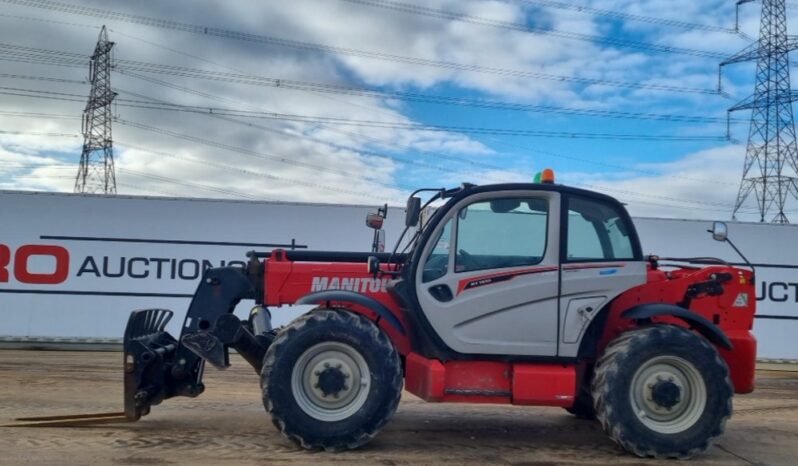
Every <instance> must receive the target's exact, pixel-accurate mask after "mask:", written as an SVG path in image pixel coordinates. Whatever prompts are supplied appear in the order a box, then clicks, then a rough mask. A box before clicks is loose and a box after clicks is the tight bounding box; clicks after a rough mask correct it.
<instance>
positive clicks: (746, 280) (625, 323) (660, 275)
mask: <svg viewBox="0 0 798 466" xmlns="http://www.w3.org/2000/svg"><path fill="white" fill-rule="evenodd" d="M720 273H732V275H733V277H732V280H731V281H728V282H725V283H723V289H724V293H723V294H722V295H720V296H706V295H705V296H699V297H697V298H695V299H693V300H692V301H691V303H690V310H691V311H693V312H695V313H697V314H699V315H701V316H702V317H704V318H706V319H707V320H709V321H710V322H713V323H714V324H715V325H717V326H718V327H719V328H720V329H721V330H722V331H723V333H725V334H726V336H728V337H729V339H730V340H731V341H732V345H733V348H732V351H726V350H723V349H721V348H718V349H719V351H720V354H721V356H722V357H723V358H724V359H725V361H726V364H727V365H728V366H729V370H730V372H731V379H732V382H733V383H734V390H735V392H737V393H749V392H751V391H753V389H754V366H755V363H756V338H754V335H753V334H752V333H751V328H752V327H753V324H754V313H755V310H754V307H755V303H756V291H755V290H754V282H753V281H754V280H753V273H752V272H750V271H748V270H741V269H736V268H733V267H726V266H712V267H706V268H702V269H695V270H693V269H678V270H675V271H670V272H665V271H662V270H649V273H648V282H647V283H645V284H644V285H640V286H638V287H635V288H632V289H630V290H628V291H626V292H624V293H623V294H621V295H620V296H619V297H618V298H616V299H615V300H614V301H613V302H612V303H611V304H610V308H609V315H608V318H607V323H606V326H605V327H604V334H603V336H602V338H601V341H600V342H599V348H598V350H599V351H598V352H599V354H601V352H602V351H603V349H604V347H605V346H606V345H607V344H608V343H609V342H610V341H611V340H612V339H614V338H615V337H617V336H618V335H619V334H621V333H622V332H624V331H626V330H630V329H632V328H634V327H635V325H636V324H635V322H634V321H631V320H627V319H622V318H621V314H622V313H623V312H624V311H626V310H627V309H630V308H632V307H634V306H637V305H640V304H646V303H668V304H678V303H680V302H681V301H682V300H683V298H684V296H685V293H687V288H688V287H689V286H690V285H692V284H695V283H700V282H705V281H708V280H710V276H711V275H712V274H720ZM740 293H747V294H748V302H747V305H746V306H737V307H735V306H734V304H735V300H736V299H737V297H738V295H739V294H740ZM653 320H654V321H655V322H660V323H668V324H674V325H680V326H682V327H687V324H686V323H685V322H684V321H682V320H680V319H675V318H670V317H655V318H654V319H653Z"/></svg>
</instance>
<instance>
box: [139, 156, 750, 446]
mask: <svg viewBox="0 0 798 466" xmlns="http://www.w3.org/2000/svg"><path fill="white" fill-rule="evenodd" d="M422 193H428V194H429V193H431V194H429V195H428V196H427V197H428V200H427V201H426V204H425V205H424V206H423V207H422V205H421V199H420V198H419V197H418V196H419V195H420V194H422ZM430 205H433V206H438V207H437V208H436V209H435V210H434V213H432V214H431V215H430V216H429V218H427V219H424V221H419V218H420V217H421V215H420V214H421V212H422V211H423V212H429V211H430V209H429V208H427V207H428V206H430ZM381 217H382V215H378V214H371V215H370V216H369V218H368V220H367V223H368V224H369V225H370V226H372V227H376V228H380V226H381V223H382V218H381ZM405 224H406V226H407V228H406V229H405V233H404V234H403V235H402V236H403V238H405V241H404V242H403V240H402V238H400V239H399V242H398V243H397V246H396V248H395V249H394V252H393V253H380V252H372V253H359V252H325V251H295V250H282V249H276V250H273V251H271V252H252V253H250V254H249V258H250V262H249V265H248V267H246V268H236V267H223V268H215V269H208V270H207V271H206V272H205V274H204V277H203V279H202V282H201V284H200V285H199V287H198V289H197V291H196V294H195V295H194V297H193V300H192V301H191V305H190V307H189V309H188V313H187V315H186V318H185V321H184V323H183V327H182V330H181V334H180V337H179V338H174V337H172V336H171V335H170V334H168V333H167V332H165V331H164V327H165V325H166V323H167V321H168V320H169V319H170V318H171V316H172V312H171V311H168V310H160V309H149V310H140V311H134V312H133V313H132V315H131V316H130V320H129V322H128V325H127V329H126V331H125V337H124V372H125V377H124V378H125V414H126V416H127V418H128V419H129V420H137V419H139V418H140V417H141V416H143V415H145V414H147V413H149V411H150V407H151V406H152V405H157V404H159V403H161V402H162V401H163V400H165V399H167V398H171V397H175V396H190V397H194V396H197V395H199V394H201V393H202V391H203V389H204V386H203V384H202V374H203V369H204V365H205V363H206V362H208V363H210V364H212V365H213V366H215V367H217V368H219V369H224V368H225V367H227V366H228V365H229V359H228V351H229V349H230V348H233V349H235V350H236V352H237V353H238V354H240V355H241V356H242V357H243V358H244V359H245V360H246V361H247V362H249V363H250V364H251V365H252V366H253V367H254V368H255V370H256V371H257V372H258V373H259V374H260V377H261V379H260V380H261V387H262V389H263V404H264V405H265V408H266V411H267V412H268V413H269V414H270V415H271V417H272V420H273V422H274V425H275V426H276V427H277V428H278V429H279V430H280V431H281V432H282V433H283V434H284V435H285V436H286V437H287V438H289V439H291V440H293V441H294V442H296V443H297V444H298V445H300V446H301V447H303V448H307V449H324V450H332V451H335V450H344V449H352V448H357V447H359V446H361V445H363V444H365V443H366V442H368V441H369V440H370V439H372V438H373V437H374V436H375V435H376V434H377V433H378V432H379V430H380V429H381V428H382V427H383V426H384V425H385V424H386V423H387V422H388V421H389V420H390V418H391V416H392V415H393V413H394V411H396V408H397V405H398V404H399V397H400V394H401V392H402V387H403V386H404V389H405V390H407V391H409V392H410V393H413V394H415V395H417V396H419V397H421V398H422V399H424V400H427V401H437V402H459V403H511V404H516V405H530V406H558V407H562V408H566V409H568V410H569V411H570V412H572V413H573V414H575V415H577V416H580V417H585V418H597V419H598V420H599V421H600V423H601V425H602V427H603V428H604V430H605V431H606V433H607V435H609V436H610V437H611V438H612V439H613V440H614V441H615V442H617V443H618V444H619V445H621V446H622V447H623V448H625V449H626V450H628V451H630V452H632V453H634V454H636V455H639V456H654V457H659V458H665V457H667V458H688V457H691V456H693V455H695V454H697V453H700V452H703V451H705V450H707V449H708V448H709V447H710V445H711V442H712V441H713V439H714V438H716V437H718V436H719V435H721V433H722V432H723V429H724V425H725V424H726V421H727V420H728V419H729V417H730V416H731V414H732V395H733V393H735V392H736V393H748V392H751V391H752V390H753V388H754V361H755V357H756V340H755V339H754V337H753V335H752V334H751V332H750V330H751V326H752V322H753V317H754V306H755V303H756V299H755V294H754V276H753V272H752V271H749V270H744V269H739V268H734V267H731V266H730V265H728V264H727V263H725V262H723V261H722V260H719V259H711V258H700V259H696V260H692V261H691V260H690V259H669V260H668V261H669V262H668V263H667V264H666V263H665V262H663V261H664V259H660V258H658V257H656V256H644V255H643V253H642V251H641V248H640V242H639V240H638V236H637V233H636V231H635V227H634V225H633V224H632V221H631V219H630V217H629V214H628V213H627V212H626V209H625V208H624V206H623V205H622V204H621V203H620V202H618V201H617V200H615V199H613V198H611V197H608V196H605V195H602V194H598V193H595V192H590V191H585V190H581V189H575V188H571V187H566V186H562V185H558V184H554V183H553V174H552V173H550V172H548V171H547V172H546V173H545V176H544V177H543V179H542V182H539V183H526V184H497V185H488V186H474V185H468V184H466V185H463V186H461V187H459V188H456V189H420V190H418V191H416V192H415V193H413V195H412V196H411V197H410V198H409V200H408V204H407V211H406V219H405ZM320 227H323V226H320ZM711 231H712V233H713V235H714V237H715V239H717V240H721V241H725V240H727V238H726V226H725V224H722V223H716V224H715V225H714V228H713V230H711ZM400 245H402V246H400ZM400 247H404V250H403V251H400V250H399V248H400ZM674 261H680V262H681V263H682V264H683V265H682V266H676V265H675V263H674ZM691 262H692V264H695V263H700V264H704V265H706V266H705V267H703V268H702V267H697V266H695V265H691V264H690V263H691ZM668 264H670V265H668ZM245 299H246V300H249V299H254V300H255V302H256V304H257V306H256V307H255V308H254V309H253V310H252V312H251V314H250V317H249V318H248V319H247V320H243V321H242V320H240V319H239V318H237V317H236V316H235V315H234V314H233V310H234V308H235V307H236V305H237V304H238V302H239V301H241V300H245ZM285 305H313V306H315V308H314V309H313V310H311V311H309V312H308V313H306V314H304V315H303V316H301V317H299V318H298V319H296V320H294V321H293V322H291V323H290V324H289V325H287V326H285V327H283V328H281V329H277V330H273V329H272V327H271V315H270V311H269V310H268V308H267V306H268V307H280V306H285Z"/></svg>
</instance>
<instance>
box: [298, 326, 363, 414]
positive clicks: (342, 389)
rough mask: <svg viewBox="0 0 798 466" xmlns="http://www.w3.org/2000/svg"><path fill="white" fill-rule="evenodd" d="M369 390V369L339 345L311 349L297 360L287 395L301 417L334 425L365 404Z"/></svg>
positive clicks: (350, 349)
mask: <svg viewBox="0 0 798 466" xmlns="http://www.w3.org/2000/svg"><path fill="white" fill-rule="evenodd" d="M370 386H371V374H370V372H369V366H368V364H367V363H366V360H365V359H364V358H363V356H362V355H361V354H360V352H358V351H357V350H356V349H354V348H353V347H351V346H349V345H347V344H345V343H340V342H332V341H331V342H324V343H319V344H317V345H314V346H312V347H310V348H308V349H307V350H305V352H303V353H302V355H300V356H299V359H297V362H296V364H295V365H294V369H293V371H292V373H291V391H292V393H293V395H294V399H295V400H296V402H297V404H298V405H299V407H300V409H302V411H304V412H305V414H307V415H309V416H311V417H313V418H315V419H318V420H320V421H325V422H335V421H340V420H343V419H346V418H348V417H349V416H352V415H353V414H355V413H356V412H357V411H358V410H359V409H360V408H361V407H362V406H363V404H365V402H366V399H367V398H368V393H369V387H370Z"/></svg>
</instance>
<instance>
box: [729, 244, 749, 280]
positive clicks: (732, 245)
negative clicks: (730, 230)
mask: <svg viewBox="0 0 798 466" xmlns="http://www.w3.org/2000/svg"><path fill="white" fill-rule="evenodd" d="M726 242H727V243H729V246H731V247H732V249H734V252H736V253H737V254H738V255H739V256H740V257H742V258H743V261H745V263H746V265H748V267H751V272H753V273H754V276H756V267H754V264H752V263H751V261H749V260H748V258H747V257H745V255H743V253H742V252H740V250H739V249H737V246H735V245H734V243H732V242H731V240H730V239H729V238H726Z"/></svg>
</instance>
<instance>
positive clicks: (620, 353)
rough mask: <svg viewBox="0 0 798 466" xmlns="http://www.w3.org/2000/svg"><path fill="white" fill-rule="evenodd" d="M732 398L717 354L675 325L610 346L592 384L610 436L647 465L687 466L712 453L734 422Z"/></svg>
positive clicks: (600, 417) (632, 334) (725, 370)
mask: <svg viewBox="0 0 798 466" xmlns="http://www.w3.org/2000/svg"><path fill="white" fill-rule="evenodd" d="M669 367H670V369H669ZM671 370H672V371H673V372H670V371H671ZM680 371H681V372H680ZM668 374H673V375H674V376H675V384H674V382H673V381H674V377H671V376H670V375H668ZM680 374H681V375H680ZM682 377H683V378H682ZM652 382H653V383H652ZM680 384H681V385H680ZM673 386H676V387H677V389H676V391H675V393H674V390H673V389H672V388H673ZM682 386H684V387H688V388H683V387H682ZM702 387H703V388H702ZM733 392H734V390H733V388H732V383H731V380H730V378H729V369H728V367H727V366H726V363H725V362H724V360H723V359H722V358H721V357H720V355H719V354H718V352H717V350H716V349H715V348H714V347H713V346H712V345H710V344H709V342H707V340H706V339H705V338H703V337H701V336H699V335H697V334H695V333H693V332H691V331H689V330H687V329H684V328H681V327H677V326H674V325H653V326H648V327H642V328H639V329H635V330H631V331H629V332H626V333H624V334H622V335H621V336H619V337H618V338H616V339H615V340H614V341H612V342H610V344H609V345H607V348H606V350H605V351H604V354H603V355H602V356H601V358H600V359H599V361H598V365H597V366H596V370H595V377H594V378H593V398H594V400H595V409H596V417H597V418H598V420H599V421H600V422H601V425H602V427H603V429H604V431H605V432H606V433H607V435H609V436H610V438H611V439H612V440H614V441H615V442H616V443H618V444H619V445H620V446H621V447H623V448H624V449H625V450H627V451H629V452H631V453H634V454H636V455H638V456H641V457H655V458H677V459H687V458H691V457H693V456H695V455H697V454H699V453H703V452H705V451H706V450H708V449H709V448H710V447H711V445H712V441H713V440H714V439H715V438H716V437H718V436H720V435H721V434H722V433H723V430H724V428H725V425H726V421H727V420H728V419H729V418H730V417H731V414H732V396H733ZM702 399H703V402H702V401H701V400H702ZM638 413H640V414H638ZM644 414H645V415H644ZM659 416H665V418H662V417H659ZM669 416H670V417H672V419H669V418H668V417H669Z"/></svg>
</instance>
